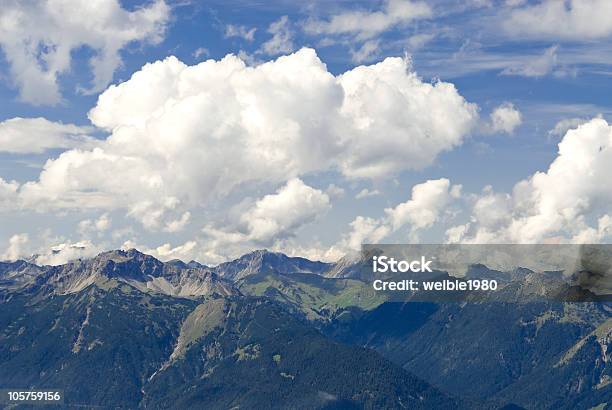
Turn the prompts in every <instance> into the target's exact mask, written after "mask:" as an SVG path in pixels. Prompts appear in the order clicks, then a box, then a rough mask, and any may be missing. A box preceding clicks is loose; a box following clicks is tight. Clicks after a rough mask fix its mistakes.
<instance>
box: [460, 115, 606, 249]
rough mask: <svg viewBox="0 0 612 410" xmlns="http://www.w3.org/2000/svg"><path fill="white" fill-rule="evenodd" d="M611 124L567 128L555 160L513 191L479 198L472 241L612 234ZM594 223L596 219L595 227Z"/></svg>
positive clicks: (570, 238)
mask: <svg viewBox="0 0 612 410" xmlns="http://www.w3.org/2000/svg"><path fill="white" fill-rule="evenodd" d="M611 174H612V126H610V125H609V124H608V123H607V122H606V121H605V120H604V119H602V118H595V119H592V120H591V121H589V122H587V123H585V124H582V125H580V126H579V127H578V128H576V129H572V130H569V131H567V133H566V134H565V136H564V137H563V139H562V140H561V142H560V143H559V153H558V155H557V158H556V159H555V160H554V161H553V162H552V163H551V164H550V166H549V168H548V170H547V171H546V172H536V173H535V174H533V175H532V176H530V177H529V178H528V179H525V180H522V181H520V182H519V183H517V184H516V185H515V187H514V190H513V192H512V194H499V193H495V192H493V190H492V189H491V188H488V189H486V190H485V192H484V193H483V194H482V195H480V196H479V197H478V198H477V200H476V201H475V204H474V207H473V210H472V221H471V223H470V230H469V232H468V233H467V234H466V235H465V237H464V238H463V241H465V242H474V243H487V242H497V243H542V242H546V241H550V240H553V239H554V240H559V238H563V240H564V241H582V240H589V241H591V240H598V239H602V238H604V237H605V236H606V235H608V236H609V234H610V224H609V218H610V214H611V213H612V209H611V208H610V203H612V187H611V185H610V184H609V183H608V180H609V176H610V175H611ZM591 221H597V222H596V226H595V227H592V226H591V225H592V223H591Z"/></svg>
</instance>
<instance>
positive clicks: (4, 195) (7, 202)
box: [0, 178, 19, 210]
mask: <svg viewBox="0 0 612 410" xmlns="http://www.w3.org/2000/svg"><path fill="white" fill-rule="evenodd" d="M18 189H19V184H18V183H17V182H15V181H11V182H7V181H5V180H4V179H2V178H0V210H2V209H11V208H14V207H15V205H16V202H17V190H18Z"/></svg>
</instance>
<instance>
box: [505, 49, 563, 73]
mask: <svg viewBox="0 0 612 410" xmlns="http://www.w3.org/2000/svg"><path fill="white" fill-rule="evenodd" d="M558 48H559V47H558V46H552V47H550V48H548V49H546V50H545V51H544V53H543V54H542V55H539V56H536V57H533V58H530V59H527V60H525V61H522V62H519V63H518V64H514V65H512V66H510V67H508V68H506V69H504V70H503V71H502V72H501V74H502V75H515V76H523V77H544V76H545V75H548V74H550V73H552V72H553V70H554V69H555V67H556V66H557V49H558Z"/></svg>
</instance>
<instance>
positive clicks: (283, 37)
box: [259, 16, 295, 56]
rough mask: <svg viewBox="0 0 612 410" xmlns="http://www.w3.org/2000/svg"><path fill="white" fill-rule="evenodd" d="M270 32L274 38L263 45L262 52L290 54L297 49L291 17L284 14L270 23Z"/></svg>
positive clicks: (274, 54) (273, 54)
mask: <svg viewBox="0 0 612 410" xmlns="http://www.w3.org/2000/svg"><path fill="white" fill-rule="evenodd" d="M268 33H269V34H272V38H271V39H269V40H268V41H266V42H265V43H263V44H262V45H261V47H260V49H259V51H260V52H262V53H264V54H267V55H269V56H276V55H279V54H288V53H290V52H292V51H293V50H294V49H295V48H294V45H293V30H292V29H291V24H290V22H289V17H287V16H282V17H281V18H280V19H278V20H277V21H275V22H274V23H272V24H270V27H268Z"/></svg>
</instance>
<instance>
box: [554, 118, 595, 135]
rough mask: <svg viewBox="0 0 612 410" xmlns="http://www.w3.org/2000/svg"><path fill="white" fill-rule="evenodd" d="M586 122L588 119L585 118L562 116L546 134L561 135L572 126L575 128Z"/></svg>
mask: <svg viewBox="0 0 612 410" xmlns="http://www.w3.org/2000/svg"><path fill="white" fill-rule="evenodd" d="M586 122H589V120H588V119H585V118H564V119H562V120H560V121H558V122H557V123H556V124H555V126H554V127H553V128H552V129H551V130H550V131H548V135H549V136H551V137H563V136H564V135H565V133H566V132H568V131H569V130H571V129H572V128H577V127H578V126H579V125H582V124H584V123H586Z"/></svg>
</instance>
